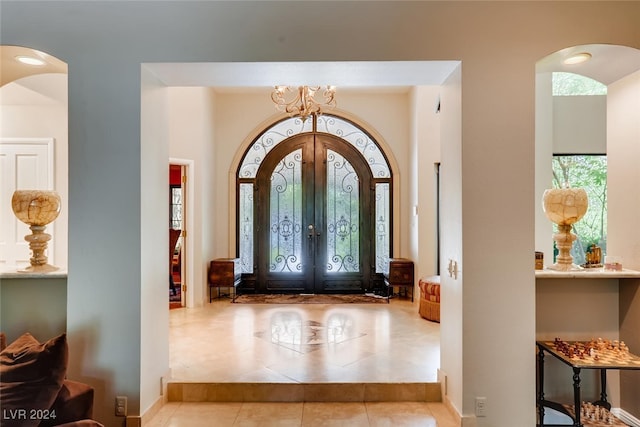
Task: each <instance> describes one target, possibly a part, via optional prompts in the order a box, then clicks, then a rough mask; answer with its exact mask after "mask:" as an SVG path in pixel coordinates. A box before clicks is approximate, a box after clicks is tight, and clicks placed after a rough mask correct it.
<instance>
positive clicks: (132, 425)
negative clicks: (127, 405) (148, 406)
mask: <svg viewBox="0 0 640 427" xmlns="http://www.w3.org/2000/svg"><path fill="white" fill-rule="evenodd" d="M125 426H126V427H142V419H141V418H140V417H139V416H137V415H135V416H132V417H127V418H126V420H125Z"/></svg>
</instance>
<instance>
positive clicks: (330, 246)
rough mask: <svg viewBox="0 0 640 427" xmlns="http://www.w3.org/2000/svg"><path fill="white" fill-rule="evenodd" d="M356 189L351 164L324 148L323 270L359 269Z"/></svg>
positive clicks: (357, 193)
mask: <svg viewBox="0 0 640 427" xmlns="http://www.w3.org/2000/svg"><path fill="white" fill-rule="evenodd" d="M358 190H359V186H358V175H357V174H356V172H355V170H354V169H353V167H352V166H351V163H349V162H348V161H347V160H346V159H345V158H344V157H342V156H341V155H340V154H338V153H336V152H335V151H332V150H327V203H326V206H327V212H326V217H327V273H345V272H359V271H360V262H359V260H360V256H359V254H360V230H359V224H360V210H359V205H360V194H359V191H358Z"/></svg>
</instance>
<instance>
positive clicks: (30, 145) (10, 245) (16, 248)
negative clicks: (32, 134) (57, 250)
mask: <svg viewBox="0 0 640 427" xmlns="http://www.w3.org/2000/svg"><path fill="white" fill-rule="evenodd" d="M17 189H21V190H31V189H33V190H54V185H53V138H2V139H0V270H5V269H12V268H15V267H17V268H21V267H25V266H27V265H29V258H30V257H31V252H30V250H29V244H28V243H27V242H26V241H25V240H24V236H26V235H27V234H31V231H30V230H29V227H28V226H27V225H26V224H24V223H22V222H21V221H19V220H18V219H17V218H16V216H15V215H14V214H13V210H12V209H11V196H12V195H13V192H14V191H15V190H17ZM45 231H46V232H47V233H49V234H51V236H52V240H51V241H49V248H48V250H47V256H48V257H49V263H50V264H51V263H53V262H54V259H53V251H52V250H51V248H52V247H53V246H52V243H53V240H54V239H55V234H54V224H49V225H48V226H47V229H46V230H45Z"/></svg>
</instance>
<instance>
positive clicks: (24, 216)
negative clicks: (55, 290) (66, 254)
mask: <svg viewBox="0 0 640 427" xmlns="http://www.w3.org/2000/svg"><path fill="white" fill-rule="evenodd" d="M11 207H12V208H13V212H14V213H15V215H16V217H17V218H18V219H19V220H20V221H22V222H24V223H25V224H27V225H29V229H30V230H31V234H27V235H26V236H24V240H26V241H27V242H29V249H31V252H32V256H31V259H30V261H31V265H30V266H29V267H27V268H25V269H24V270H19V271H20V272H23V273H48V272H51V271H55V270H58V267H54V266H53V265H50V264H47V256H46V255H45V251H46V250H47V242H48V241H49V240H51V235H50V234H47V233H45V232H44V230H45V228H46V227H47V225H48V224H50V223H52V222H53V221H54V220H55V219H56V218H57V217H58V215H59V214H60V196H59V195H58V193H56V192H55V191H47V190H16V191H15V192H14V193H13V197H12V198H11Z"/></svg>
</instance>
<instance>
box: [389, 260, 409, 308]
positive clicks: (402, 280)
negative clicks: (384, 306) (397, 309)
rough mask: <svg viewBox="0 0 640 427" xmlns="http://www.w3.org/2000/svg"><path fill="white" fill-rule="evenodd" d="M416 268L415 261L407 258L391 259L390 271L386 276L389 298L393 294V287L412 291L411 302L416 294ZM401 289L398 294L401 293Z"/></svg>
mask: <svg viewBox="0 0 640 427" xmlns="http://www.w3.org/2000/svg"><path fill="white" fill-rule="evenodd" d="M413 271H414V268H413V261H411V260H410V259H406V258H391V259H389V271H388V272H386V273H385V275H384V284H385V286H386V287H387V298H389V296H390V295H391V294H393V287H394V286H395V287H398V288H400V289H402V288H404V290H405V293H406V291H407V289H411V301H412V302H413V293H414V286H415V283H414V273H413ZM400 289H399V290H398V292H400Z"/></svg>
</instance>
